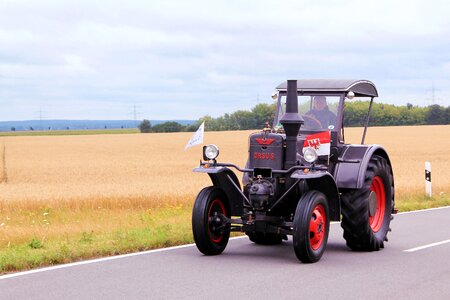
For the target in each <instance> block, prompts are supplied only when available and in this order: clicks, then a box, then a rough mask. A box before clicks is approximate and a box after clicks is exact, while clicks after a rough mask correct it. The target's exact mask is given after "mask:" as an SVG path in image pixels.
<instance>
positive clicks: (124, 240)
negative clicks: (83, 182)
mask: <svg viewBox="0 0 450 300" xmlns="http://www.w3.org/2000/svg"><path fill="white" fill-rule="evenodd" d="M191 210H192V208H190V207H187V208H186V207H180V208H175V209H174V208H170V209H169V208H162V209H159V210H157V211H155V212H154V213H152V214H151V215H149V214H148V213H145V212H142V214H141V215H140V216H139V218H140V219H141V221H142V227H138V228H131V229H130V228H128V229H123V230H116V231H113V232H110V233H103V234H99V233H96V232H95V231H91V232H81V233H79V234H76V235H71V236H69V235H66V236H64V237H62V238H59V239H48V240H39V239H38V238H36V237H34V238H32V239H31V240H30V241H28V242H26V243H22V244H19V245H10V246H9V247H6V248H4V249H0V273H7V272H12V271H20V270H28V269H33V268H39V267H44V266H49V265H55V264H61V263H69V262H73V261H79V260H83V259H89V258H95V257H102V256H110V255H117V254H125V253H130V252H136V251H143V250H149V249H155V248H162V247H168V246H174V245H181V244H187V243H192V242H193V238H192V233H191V223H190V218H191ZM81 213H82V212H81Z"/></svg>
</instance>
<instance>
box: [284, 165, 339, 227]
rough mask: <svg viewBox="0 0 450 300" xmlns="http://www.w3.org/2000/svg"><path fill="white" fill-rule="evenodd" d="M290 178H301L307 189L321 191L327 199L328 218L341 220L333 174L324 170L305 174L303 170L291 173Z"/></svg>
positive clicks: (337, 191) (337, 192)
mask: <svg viewBox="0 0 450 300" xmlns="http://www.w3.org/2000/svg"><path fill="white" fill-rule="evenodd" d="M291 178H295V179H303V180H304V181H306V183H307V185H308V189H309V190H317V191H319V192H321V193H323V194H324V195H325V196H326V197H327V200H328V207H329V209H330V220H332V221H340V220H341V204H340V200H339V190H338V187H337V185H336V182H335V181H334V178H333V176H331V174H330V173H328V172H326V171H318V172H310V173H306V174H305V173H304V172H303V171H296V172H294V173H293V174H292V175H291Z"/></svg>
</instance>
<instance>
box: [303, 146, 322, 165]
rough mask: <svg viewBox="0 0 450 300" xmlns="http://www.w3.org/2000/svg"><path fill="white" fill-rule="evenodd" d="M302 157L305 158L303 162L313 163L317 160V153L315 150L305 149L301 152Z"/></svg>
mask: <svg viewBox="0 0 450 300" xmlns="http://www.w3.org/2000/svg"><path fill="white" fill-rule="evenodd" d="M303 157H304V158H305V160H306V161H307V162H309V163H313V162H315V161H316V160H317V157H318V156H317V152H316V150H314V149H313V148H311V147H308V148H306V149H305V150H304V151H303Z"/></svg>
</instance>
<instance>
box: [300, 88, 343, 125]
mask: <svg viewBox="0 0 450 300" xmlns="http://www.w3.org/2000/svg"><path fill="white" fill-rule="evenodd" d="M313 101H314V106H313V109H311V110H310V111H309V112H307V113H306V115H307V116H310V117H312V118H314V119H316V120H317V121H318V122H320V124H321V125H322V128H329V126H336V121H337V118H336V115H335V114H334V113H333V112H332V111H330V110H329V108H328V104H327V97H325V96H315V97H314V99H313Z"/></svg>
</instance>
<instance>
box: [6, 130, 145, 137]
mask: <svg viewBox="0 0 450 300" xmlns="http://www.w3.org/2000/svg"><path fill="white" fill-rule="evenodd" d="M129 133H139V129H137V128H123V129H82V130H44V131H40V130H33V131H31V130H27V131H7V132H6V131H0V136H54V135H97V134H129Z"/></svg>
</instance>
